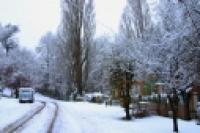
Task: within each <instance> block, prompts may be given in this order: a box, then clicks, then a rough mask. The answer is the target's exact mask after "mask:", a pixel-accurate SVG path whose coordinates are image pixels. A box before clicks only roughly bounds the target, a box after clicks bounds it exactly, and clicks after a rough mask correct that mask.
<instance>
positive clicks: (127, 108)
mask: <svg viewBox="0 0 200 133" xmlns="http://www.w3.org/2000/svg"><path fill="white" fill-rule="evenodd" d="M125 112H126V120H130V119H131V116H130V112H129V104H127V105H126V107H125Z"/></svg>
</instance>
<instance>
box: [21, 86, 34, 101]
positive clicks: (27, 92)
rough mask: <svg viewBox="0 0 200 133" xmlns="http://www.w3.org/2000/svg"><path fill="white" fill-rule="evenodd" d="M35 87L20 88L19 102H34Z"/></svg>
mask: <svg viewBox="0 0 200 133" xmlns="http://www.w3.org/2000/svg"><path fill="white" fill-rule="evenodd" d="M34 92H35V91H34V89H33V88H20V89H19V103H22V102H29V103H33V102H34Z"/></svg>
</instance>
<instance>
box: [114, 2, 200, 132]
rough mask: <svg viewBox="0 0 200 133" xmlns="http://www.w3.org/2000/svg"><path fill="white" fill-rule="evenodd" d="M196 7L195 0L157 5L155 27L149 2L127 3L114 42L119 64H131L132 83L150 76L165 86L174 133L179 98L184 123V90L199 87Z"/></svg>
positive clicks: (199, 70)
mask: <svg viewBox="0 0 200 133" xmlns="http://www.w3.org/2000/svg"><path fill="white" fill-rule="evenodd" d="M199 6H200V3H199V1H198V0H191V1H186V0H162V1H159V5H158V8H157V11H156V12H157V15H158V16H159V20H158V22H157V23H154V21H152V19H154V18H153V16H152V15H151V13H150V10H149V9H150V7H149V5H148V1H146V0H128V1H127V6H126V7H125V9H124V13H123V15H122V20H121V25H120V31H121V32H120V34H119V35H118V36H117V39H116V40H117V41H116V42H118V45H117V46H118V47H115V48H116V49H115V51H114V52H116V53H117V54H115V55H117V56H118V55H120V56H121V63H122V64H123V61H124V59H126V60H128V61H130V59H131V60H134V66H133V70H134V71H133V72H134V74H135V79H139V78H142V79H144V78H145V77H146V76H147V75H149V74H151V73H153V74H156V75H157V77H158V80H159V81H161V82H164V83H166V85H167V88H168V89H167V90H168V94H169V95H168V98H169V101H170V105H171V108H172V111H173V118H174V131H178V126H177V120H176V116H177V109H178V107H177V106H178V100H177V97H178V95H181V96H182V98H183V100H184V105H185V110H187V112H186V113H187V115H186V116H187V118H186V119H189V94H188V93H187V91H186V90H187V89H188V88H189V87H192V86H194V85H197V84H199V79H200V78H199V74H200V73H199V72H200V69H199V64H200V62H199V61H200V58H199V57H200V51H199V50H200V49H199V46H200V40H199V38H200V36H199V35H200V31H199V28H200V21H199V18H200V16H199V15H200V14H199V9H200V8H199ZM119 42H120V43H119ZM116 44H117V43H116ZM113 59H115V58H113ZM121 69H126V68H125V67H124V68H123V67H122V68H121ZM112 74H113V72H112V71H111V75H112ZM171 94H172V95H171Z"/></svg>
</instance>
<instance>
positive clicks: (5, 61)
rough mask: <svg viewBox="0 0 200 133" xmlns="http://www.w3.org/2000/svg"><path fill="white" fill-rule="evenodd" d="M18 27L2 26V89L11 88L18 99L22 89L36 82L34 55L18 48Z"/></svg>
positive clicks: (0, 63) (0, 78) (0, 28)
mask: <svg viewBox="0 0 200 133" xmlns="http://www.w3.org/2000/svg"><path fill="white" fill-rule="evenodd" d="M17 32H19V28H18V26H16V25H12V24H7V25H1V24H0V44H1V45H0V87H1V88H6V87H8V88H11V89H13V90H14V92H15V96H16V97H18V89H19V88H20V87H29V86H31V85H32V83H34V81H36V80H35V79H36V75H37V74H36V72H37V69H36V68H35V66H36V60H35V58H34V54H33V53H31V52H30V51H28V50H26V49H21V48H19V47H18V41H17V37H16V36H15V35H16V33H17Z"/></svg>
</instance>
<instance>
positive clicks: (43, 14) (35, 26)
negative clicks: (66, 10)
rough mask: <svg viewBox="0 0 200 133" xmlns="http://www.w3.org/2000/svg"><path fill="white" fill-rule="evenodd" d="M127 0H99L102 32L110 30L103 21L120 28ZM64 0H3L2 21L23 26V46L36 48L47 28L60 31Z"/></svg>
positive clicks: (115, 28) (98, 18) (97, 7)
mask: <svg viewBox="0 0 200 133" xmlns="http://www.w3.org/2000/svg"><path fill="white" fill-rule="evenodd" d="M124 2H125V0H96V11H97V12H96V19H97V32H98V34H103V33H109V30H108V29H106V28H105V27H103V26H102V24H101V23H103V24H104V25H106V26H107V27H110V28H111V29H113V30H114V31H116V30H117V29H118V21H119V18H120V16H121V12H122V9H123V6H124V5H125V3H124ZM60 19H61V17H60V0H0V22H1V23H3V24H6V23H12V24H16V25H19V27H20V30H21V31H20V33H19V34H18V36H19V41H20V44H21V45H22V46H25V47H26V48H30V49H34V48H35V47H36V46H37V44H38V41H39V40H40V37H41V36H42V35H44V34H45V33H46V32H47V31H53V32H54V31H56V29H57V26H58V25H59V23H60Z"/></svg>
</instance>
